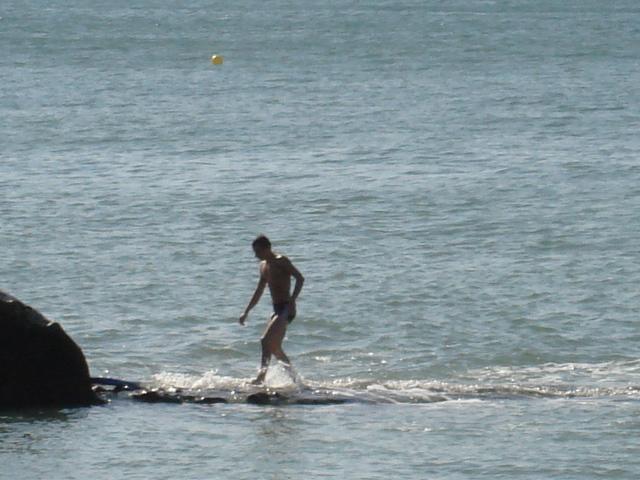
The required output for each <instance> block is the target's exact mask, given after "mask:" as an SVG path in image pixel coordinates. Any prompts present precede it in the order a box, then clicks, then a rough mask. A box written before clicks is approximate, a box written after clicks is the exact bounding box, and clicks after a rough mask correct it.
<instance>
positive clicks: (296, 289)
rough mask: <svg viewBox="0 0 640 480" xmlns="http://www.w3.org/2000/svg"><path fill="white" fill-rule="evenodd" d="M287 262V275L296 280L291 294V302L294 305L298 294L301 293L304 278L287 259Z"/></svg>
mask: <svg viewBox="0 0 640 480" xmlns="http://www.w3.org/2000/svg"><path fill="white" fill-rule="evenodd" d="M287 261H288V262H287V263H288V270H289V274H290V275H291V276H292V277H293V278H295V279H296V285H295V287H294V288H293V293H292V294H291V300H292V301H293V302H294V303H295V301H296V299H297V298H298V295H300V292H301V291H302V285H304V277H303V276H302V274H301V273H300V271H299V270H298V269H297V268H296V267H294V266H293V263H291V260H289V259H287Z"/></svg>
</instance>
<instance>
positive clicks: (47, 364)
mask: <svg viewBox="0 0 640 480" xmlns="http://www.w3.org/2000/svg"><path fill="white" fill-rule="evenodd" d="M96 403H100V400H99V399H98V397H97V396H96V395H95V393H94V392H93V390H92V389H91V380H90V378H89V367H88V366H87V362H86V360H85V358H84V355H83V353H82V350H80V347H78V345H76V343H75V342H74V341H73V340H72V339H71V338H70V337H69V336H68V335H67V334H66V333H65V332H64V330H63V329H62V327H60V325H58V324H57V323H54V322H51V321H49V320H47V319H46V318H45V317H44V316H43V315H42V314H40V313H39V312H38V311H36V310H34V309H33V308H31V307H29V306H27V305H25V304H24V303H22V302H20V301H19V300H17V299H15V298H13V297H12V296H11V295H7V294H6V293H4V292H2V291H0V408H22V407H35V406H42V407H44V406H51V407H71V406H85V405H92V404H96Z"/></svg>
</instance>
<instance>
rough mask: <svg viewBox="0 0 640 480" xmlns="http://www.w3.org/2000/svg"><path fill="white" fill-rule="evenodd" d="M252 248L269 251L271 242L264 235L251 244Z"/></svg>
mask: <svg viewBox="0 0 640 480" xmlns="http://www.w3.org/2000/svg"><path fill="white" fill-rule="evenodd" d="M251 245H252V246H253V248H254V249H255V248H269V249H271V242H270V241H269V239H268V238H267V237H266V236H264V235H259V236H258V237H257V238H256V239H255V240H254V241H253V243H252V244H251Z"/></svg>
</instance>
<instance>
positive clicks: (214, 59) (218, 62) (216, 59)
mask: <svg viewBox="0 0 640 480" xmlns="http://www.w3.org/2000/svg"><path fill="white" fill-rule="evenodd" d="M222 62H224V58H222V55H214V56H213V57H211V63H213V64H214V65H222Z"/></svg>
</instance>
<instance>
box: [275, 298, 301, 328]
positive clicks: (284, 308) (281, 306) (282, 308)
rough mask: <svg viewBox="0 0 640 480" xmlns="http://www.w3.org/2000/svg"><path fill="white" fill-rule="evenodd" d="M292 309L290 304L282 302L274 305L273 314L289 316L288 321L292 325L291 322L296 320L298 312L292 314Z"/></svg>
mask: <svg viewBox="0 0 640 480" xmlns="http://www.w3.org/2000/svg"><path fill="white" fill-rule="evenodd" d="M290 309H291V305H290V304H289V302H282V303H274V304H273V313H275V314H276V315H278V316H280V315H284V314H286V315H287V320H288V321H289V323H291V321H292V320H293V319H294V318H296V312H295V310H294V311H293V312H292V311H290Z"/></svg>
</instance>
